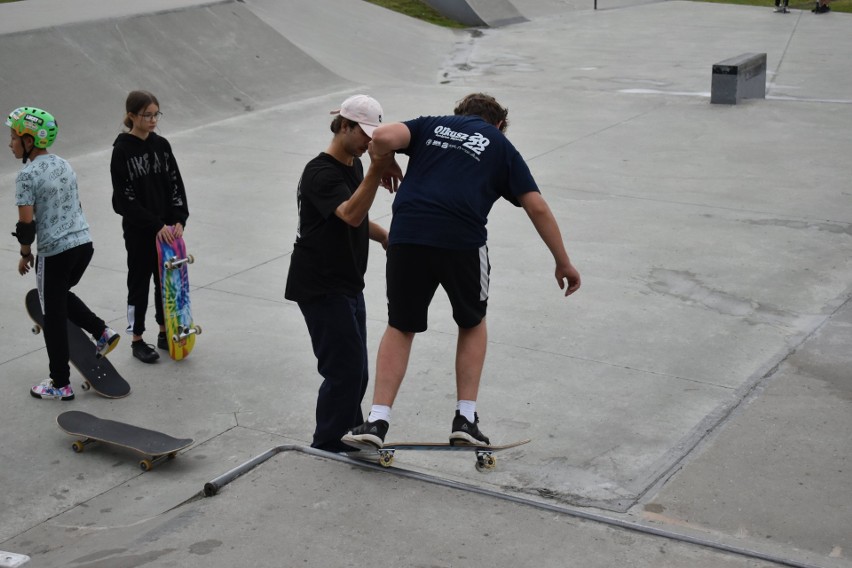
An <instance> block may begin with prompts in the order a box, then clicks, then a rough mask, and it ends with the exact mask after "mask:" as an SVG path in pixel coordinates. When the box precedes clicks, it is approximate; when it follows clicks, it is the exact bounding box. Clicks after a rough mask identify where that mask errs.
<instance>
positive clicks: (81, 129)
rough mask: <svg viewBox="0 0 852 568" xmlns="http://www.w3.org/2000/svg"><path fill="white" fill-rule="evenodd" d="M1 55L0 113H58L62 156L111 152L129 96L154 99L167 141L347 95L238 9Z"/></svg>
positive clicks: (150, 18)
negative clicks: (221, 122) (235, 119)
mask: <svg viewBox="0 0 852 568" xmlns="http://www.w3.org/2000/svg"><path fill="white" fill-rule="evenodd" d="M21 4H26V3H23V2H22V3H21ZM0 52H2V53H3V55H4V56H3V58H2V60H0V85H2V88H0V112H3V113H8V112H9V111H11V110H12V109H13V108H15V107H17V106H20V105H24V104H27V105H34V106H40V107H44V108H46V109H48V110H50V111H51V112H53V113H54V114H56V115H57V119H58V121H59V124H60V134H59V138H58V141H57V146H56V148H57V152H59V153H60V154H62V155H71V154H72V153H79V152H83V151H86V150H91V149H95V148H98V149H100V148H104V147H108V146H109V145H110V144H111V143H112V140H113V138H114V136H115V134H117V133H118V132H119V131H120V129H121V127H122V125H121V121H122V119H123V116H124V100H125V98H126V96H127V93H128V92H129V91H131V90H133V89H140V88H141V89H146V90H150V91H152V92H153V93H155V94H156V95H157V97H158V98H159V99H160V102H161V104H162V110H163V113H164V115H165V116H164V119H163V122H162V124H161V128H162V130H163V132H165V133H166V134H167V133H168V132H175V131H177V130H184V129H187V128H193V127H196V126H198V125H199V124H203V123H204V122H205V121H208V120H214V119H221V118H226V117H229V116H234V115H235V114H239V113H241V112H246V111H250V110H255V109H258V108H263V107H266V106H270V105H272V104H280V103H283V102H289V101H293V100H303V99H305V98H308V97H311V96H315V95H317V94H328V93H329V92H332V91H335V90H342V89H346V88H351V83H349V82H348V81H346V80H345V79H343V78H341V77H340V76H338V75H336V74H334V73H332V72H331V71H329V70H328V69H326V68H325V67H323V66H322V65H321V64H320V63H318V62H317V61H316V60H314V59H313V58H311V57H310V56H308V55H307V54H305V53H304V52H303V51H302V50H300V49H299V48H298V47H296V46H295V45H293V44H292V43H291V42H289V41H287V40H286V39H285V38H283V37H282V36H281V35H280V34H279V33H278V32H276V31H275V30H274V29H272V28H271V27H270V26H269V25H267V24H266V23H265V22H263V21H262V20H261V19H260V18H258V17H257V16H255V15H254V14H253V13H252V12H251V11H250V10H249V9H248V8H247V7H246V6H245V4H244V3H242V2H235V1H229V2H222V3H218V4H212V5H206V6H194V7H187V8H185V9H180V10H174V11H168V12H160V13H155V14H148V15H138V16H130V17H123V18H114V19H107V20H99V21H90V22H85V23H77V24H72V25H67V26H59V27H51V28H44V29H36V30H31V31H26V32H21V33H12V34H6V35H2V36H0ZM176 54H179V55H176ZM33 62H35V63H33ZM69 98H70V99H71V102H72V103H73V104H69ZM71 108H73V112H69V109H71Z"/></svg>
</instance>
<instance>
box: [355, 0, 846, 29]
mask: <svg viewBox="0 0 852 568" xmlns="http://www.w3.org/2000/svg"><path fill="white" fill-rule="evenodd" d="M365 1H366V2H369V3H370V4H375V5H376V6H381V7H382V8H387V9H388V10H393V11H394V12H399V13H400V14H405V15H406V16H411V17H412V18H417V19H418V20H423V21H424V22H429V23H430V24H435V25H436V26H444V27H445V28H466V27H467V26H465V25H464V24H460V23H459V22H457V21H455V20H451V19H449V18H445V17H444V16H442V15H441V14H440V13H438V12H437V11H436V10H434V9H433V8H432V7H431V6H429V5H427V4H424V3H423V2H420V0H365ZM849 1H852V0H849Z"/></svg>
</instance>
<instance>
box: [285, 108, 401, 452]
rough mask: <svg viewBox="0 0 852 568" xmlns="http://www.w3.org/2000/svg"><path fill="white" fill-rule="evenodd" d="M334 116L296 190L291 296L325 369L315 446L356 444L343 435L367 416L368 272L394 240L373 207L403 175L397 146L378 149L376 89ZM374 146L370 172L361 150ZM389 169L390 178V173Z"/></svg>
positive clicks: (379, 110)
mask: <svg viewBox="0 0 852 568" xmlns="http://www.w3.org/2000/svg"><path fill="white" fill-rule="evenodd" d="M331 114H336V115H337V116H336V117H335V118H334V120H333V121H332V123H331V131H332V133H333V134H334V136H333V138H332V140H331V143H330V144H329V146H328V148H327V149H326V151H325V152H321V153H320V154H319V155H318V156H317V157H315V158H314V159H312V160H311V161H310V162H308V164H307V165H306V166H305V169H304V171H303V172H302V177H301V179H300V180H299V185H298V190H297V193H296V205H297V207H298V214H299V224H298V227H297V229H296V242H295V244H294V245H293V254H292V256H291V257H290V270H289V273H288V275H287V285H286V288H285V292H284V297H285V298H287V299H288V300H292V301H295V302H297V303H298V305H299V309H300V310H301V311H302V315H303V316H304V318H305V323H306V324H307V326H308V332H309V334H310V336H311V344H312V346H313V350H314V354H315V355H316V358H317V370H318V371H319V373H320V375H321V376H322V377H323V382H322V385H321V386H320V389H319V395H318V397H317V407H316V422H317V423H316V428H315V430H314V435H313V442H312V443H311V446H312V447H314V448H319V449H323V450H327V451H332V452H343V451H352V450H354V448H351V447H349V446H346V445H345V444H343V443H342V442H341V441H340V438H341V437H342V436H343V435H344V434H345V433H346V432H347V431H348V430H349V429H350V428H352V427H353V426H355V425H356V424H360V423H361V422H363V420H364V419H363V415H362V413H361V401H362V400H363V398H364V393H365V392H366V390H367V382H368V380H369V372H368V364H367V326H366V319H367V316H366V308H365V305H364V294H363V290H364V274H365V272H366V271H367V255H368V250H369V240H374V241H376V242H379V243H381V244H382V246H383V247H385V248H387V240H388V232H387V230H385V229H384V228H383V227H381V226H380V225H378V224H376V223H373V222H372V221H370V220H369V217H368V215H367V213H368V211H369V210H370V207H371V206H372V204H373V200H374V199H375V197H376V192H377V190H378V187H379V185H385V186H386V187H388V189H390V190H391V191H394V190H395V189H396V185H397V183H398V181H399V179H401V177H402V172H401V170H400V169H399V166H398V165H396V162H395V161H394V157H393V156H394V154H393V152H390V153H387V154H385V155H378V154H375V153H374V152H372V150H371V144H370V138H371V135H372V133H373V130H375V129H376V127H377V126H379V124H381V122H382V107H381V105H379V103H378V102H377V101H376V100H375V99H373V98H372V97H368V96H367V95H355V96H352V97H349V98H348V99H346V100H345V101H343V104H342V105H341V106H340V109H339V110H335V111H332V112H331ZM367 151H369V154H370V166H369V168H368V169H367V172H366V173H364V169H363V166H362V165H361V160H360V157H361V156H362V155H363V154H364V152H367ZM383 177H384V178H385V179H384V180H383Z"/></svg>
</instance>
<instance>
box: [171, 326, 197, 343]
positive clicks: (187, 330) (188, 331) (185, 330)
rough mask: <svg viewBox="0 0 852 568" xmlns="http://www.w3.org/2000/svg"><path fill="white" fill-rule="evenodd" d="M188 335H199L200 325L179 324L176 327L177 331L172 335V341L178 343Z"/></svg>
mask: <svg viewBox="0 0 852 568" xmlns="http://www.w3.org/2000/svg"><path fill="white" fill-rule="evenodd" d="M190 335H201V326H200V325H196V326H193V327H188V326H180V327H178V332H177V333H176V334H174V335H172V341H173V342H175V343H180V342H181V341H183V340H185V339H186V338H187V337H189V336H190Z"/></svg>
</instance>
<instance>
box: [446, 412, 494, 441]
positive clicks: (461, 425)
mask: <svg viewBox="0 0 852 568" xmlns="http://www.w3.org/2000/svg"><path fill="white" fill-rule="evenodd" d="M473 416H474V419H473V422H469V421H468V419H467V418H465V417H464V416H463V415H462V414H461V413H460V412H459V411H458V410H456V417H455V418H453V432H452V434H450V445H451V446H488V445H490V444H491V440H489V439H488V436H486V435H485V434H483V433H482V432H480V431H479V426H477V424H478V423H479V415H478V414H477V413H475V412H474V413H473Z"/></svg>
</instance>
